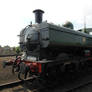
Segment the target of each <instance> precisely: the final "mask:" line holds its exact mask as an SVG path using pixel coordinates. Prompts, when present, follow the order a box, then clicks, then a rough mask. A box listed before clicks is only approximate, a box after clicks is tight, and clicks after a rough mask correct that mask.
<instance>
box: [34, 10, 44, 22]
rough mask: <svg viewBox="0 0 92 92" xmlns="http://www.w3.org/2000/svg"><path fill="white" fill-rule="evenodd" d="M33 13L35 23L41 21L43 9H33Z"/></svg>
mask: <svg viewBox="0 0 92 92" xmlns="http://www.w3.org/2000/svg"><path fill="white" fill-rule="evenodd" d="M33 13H34V14H35V23H42V18H43V13H44V11H43V10H40V9H36V10H34V11H33Z"/></svg>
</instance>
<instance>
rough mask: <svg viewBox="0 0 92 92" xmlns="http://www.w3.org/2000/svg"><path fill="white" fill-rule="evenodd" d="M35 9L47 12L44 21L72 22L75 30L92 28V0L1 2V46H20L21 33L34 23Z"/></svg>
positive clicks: (11, 0) (14, 0)
mask: <svg viewBox="0 0 92 92" xmlns="http://www.w3.org/2000/svg"><path fill="white" fill-rule="evenodd" d="M35 9H42V10H44V11H45V14H44V15H43V17H44V18H43V20H47V21H48V22H53V23H54V24H60V25H62V24H63V23H64V22H65V21H67V20H68V21H71V22H72V23H73V24H74V27H75V29H80V28H83V23H84V16H86V25H87V27H92V0H0V45H2V46H5V45H10V46H18V43H19V38H18V37H17V35H19V33H20V31H21V30H22V29H23V28H24V27H25V26H27V25H28V24H30V21H32V22H33V23H34V14H33V13H32V11H33V10H35Z"/></svg>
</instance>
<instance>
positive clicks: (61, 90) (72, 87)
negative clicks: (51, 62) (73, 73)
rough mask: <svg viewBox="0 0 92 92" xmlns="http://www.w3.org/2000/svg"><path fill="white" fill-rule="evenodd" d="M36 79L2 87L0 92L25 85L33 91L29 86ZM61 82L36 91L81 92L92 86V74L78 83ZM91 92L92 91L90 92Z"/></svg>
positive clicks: (54, 82) (77, 81)
mask: <svg viewBox="0 0 92 92" xmlns="http://www.w3.org/2000/svg"><path fill="white" fill-rule="evenodd" d="M83 76H85V77H84V78H83ZM35 78H36V76H34V77H31V78H30V79H27V80H25V81H16V82H12V83H7V84H3V85H0V92H2V91H1V90H5V89H9V88H13V87H16V86H18V85H23V84H25V85H26V86H27V89H31V85H29V84H30V83H31V82H32V81H33V80H34V79H35ZM66 81H67V80H66ZM70 81H71V80H70ZM29 82H30V83H29ZM56 82H57V83H56ZM61 82H62V80H60V83H59V82H58V81H53V83H52V84H51V83H50V84H46V85H45V87H42V88H41V87H40V86H39V87H38V88H39V89H37V86H36V87H35V88H34V89H35V90H40V91H35V92H78V91H76V90H79V89H80V88H85V87H86V86H89V85H92V73H89V74H88V75H82V76H81V78H79V79H77V80H76V81H72V82H71V83H70V82H69V83H68V82H66V83H61ZM36 83H37V81H36ZM58 86H59V87H58ZM32 90H33V89H32ZM43 90H44V91H43ZM3 92H6V91H3ZM8 92H13V91H8ZM14 92H20V91H14ZM21 92H25V91H21ZM27 92H34V91H31V90H30V91H27ZM85 92H86V91H85ZM89 92H91V91H89Z"/></svg>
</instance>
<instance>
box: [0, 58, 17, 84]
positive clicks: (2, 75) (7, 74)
mask: <svg viewBox="0 0 92 92" xmlns="http://www.w3.org/2000/svg"><path fill="white" fill-rule="evenodd" d="M12 58H15V57H0V85H1V84H4V83H8V82H12V81H16V80H18V78H17V74H15V75H13V74H12V72H11V66H7V67H6V68H3V67H2V63H3V61H7V60H10V59H12Z"/></svg>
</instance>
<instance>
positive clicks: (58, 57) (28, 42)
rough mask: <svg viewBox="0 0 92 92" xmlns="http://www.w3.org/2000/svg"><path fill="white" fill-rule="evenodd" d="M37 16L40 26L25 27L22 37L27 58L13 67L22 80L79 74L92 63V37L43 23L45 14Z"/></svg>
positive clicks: (19, 59)
mask: <svg viewBox="0 0 92 92" xmlns="http://www.w3.org/2000/svg"><path fill="white" fill-rule="evenodd" d="M33 12H34V13H35V22H36V23H35V24H30V25H28V26H27V27H25V28H24V29H23V30H22V31H21V32H20V35H19V37H20V43H19V44H20V48H21V50H22V51H23V55H22V56H21V57H17V58H16V60H15V61H14V62H13V63H12V64H13V71H15V69H16V71H18V72H19V74H18V77H19V79H22V78H21V74H24V78H26V77H27V74H28V73H29V74H30V75H37V76H38V75H39V76H44V75H45V76H48V75H50V74H52V73H53V71H54V73H55V71H56V72H57V71H61V72H64V71H66V70H77V69H79V67H82V64H85V63H86V62H87V61H88V60H90V59H91V56H92V36H91V35H89V34H86V33H82V32H80V31H75V30H73V29H70V28H67V27H64V26H62V27H60V26H57V25H54V24H50V23H47V22H42V16H43V13H44V11H42V10H40V9H37V10H34V11H33ZM72 28H73V27H72Z"/></svg>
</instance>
